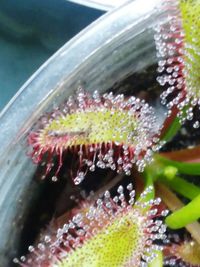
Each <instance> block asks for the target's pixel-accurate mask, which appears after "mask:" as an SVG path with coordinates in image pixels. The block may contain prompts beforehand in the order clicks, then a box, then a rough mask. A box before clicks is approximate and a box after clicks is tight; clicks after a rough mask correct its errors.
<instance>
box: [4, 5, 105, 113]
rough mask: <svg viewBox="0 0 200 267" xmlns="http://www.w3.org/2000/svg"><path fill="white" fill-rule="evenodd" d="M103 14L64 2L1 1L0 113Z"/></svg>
mask: <svg viewBox="0 0 200 267" xmlns="http://www.w3.org/2000/svg"><path fill="white" fill-rule="evenodd" d="M102 14H103V12H102V11H99V10H95V9H91V8H88V7H84V6H81V5H77V4H73V3H71V2H68V1H65V0H1V1H0V111H1V109H2V108H3V107H4V106H5V104H6V103H7V102H8V101H9V100H10V98H11V97H12V96H13V95H14V94H15V93H16V91H17V90H18V89H19V88H20V87H21V86H22V85H23V83H24V82H25V81H26V80H27V79H28V78H29V77H30V76H31V75H32V74H33V72H34V71H36V70H37V69H38V68H39V67H40V66H41V64H42V63H44V61H45V60H47V59H48V58H49V57H50V56H51V55H52V54H53V53H54V52H55V51H56V50H58V49H59V48H60V47H61V46H62V45H63V44H64V43H65V42H67V41H68V40H69V39H70V38H72V37H73V36H74V35H75V34H77V33H78V32H79V31H80V30H81V29H83V28H84V27H86V26H87V25H88V24H90V23H91V22H92V21H94V20H95V19H97V18H98V17H99V16H101V15H102ZM77 52H78V51H77Z"/></svg>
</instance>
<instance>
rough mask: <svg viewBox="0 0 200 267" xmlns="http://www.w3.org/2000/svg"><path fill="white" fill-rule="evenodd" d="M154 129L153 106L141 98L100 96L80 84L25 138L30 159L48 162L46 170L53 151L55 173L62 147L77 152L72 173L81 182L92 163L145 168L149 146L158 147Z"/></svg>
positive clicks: (149, 157) (125, 168)
mask: <svg viewBox="0 0 200 267" xmlns="http://www.w3.org/2000/svg"><path fill="white" fill-rule="evenodd" d="M158 135H159V128H158V126H157V123H156V118H155V116H154V112H153V109H152V108H151V107H150V106H149V105H148V104H147V103H145V102H144V101H141V100H139V99H137V98H135V97H129V98H125V97H124V95H116V96H114V95H113V94H112V93H109V94H104V95H102V96H101V95H99V93H98V92H97V91H95V92H94V93H93V95H90V94H89V93H87V92H85V91H83V90H82V89H81V88H79V90H78V91H77V94H76V95H75V96H74V97H70V98H69V99H68V100H67V102H66V103H64V104H63V105H61V106H60V107H59V108H57V109H56V110H54V111H52V112H51V113H48V114H46V115H44V116H43V117H42V118H41V119H40V120H39V122H38V123H37V125H36V126H35V130H33V131H32V132H31V133H30V134H29V137H28V143H29V145H30V146H31V147H32V153H31V156H32V158H33V161H34V162H36V163H41V164H43V165H44V164H46V174H47V173H49V172H50V171H51V169H52V166H53V165H54V162H53V160H54V157H55V156H56V157H57V158H58V159H59V160H58V161H59V162H58V168H57V171H56V173H55V176H54V177H56V176H57V174H58V173H59V171H60V168H61V167H62V164H63V155H64V154H65V153H68V152H69V151H71V152H72V153H73V155H77V156H78V158H77V162H78V168H77V170H75V174H74V177H72V178H73V180H74V182H75V184H79V183H80V182H81V181H82V180H83V179H84V177H85V174H86V173H87V171H88V170H89V171H94V170H95V168H96V167H99V168H102V169H104V168H110V169H112V170H116V171H117V172H121V171H123V172H125V174H127V175H129V174H130V173H131V169H132V166H133V164H136V166H137V167H138V170H139V171H143V169H144V167H145V166H146V164H147V163H150V162H151V161H152V154H153V151H157V150H158V149H159V148H160V144H159V142H158V141H159V139H158ZM46 174H45V175H46Z"/></svg>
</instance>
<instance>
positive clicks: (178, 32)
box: [13, 0, 200, 267]
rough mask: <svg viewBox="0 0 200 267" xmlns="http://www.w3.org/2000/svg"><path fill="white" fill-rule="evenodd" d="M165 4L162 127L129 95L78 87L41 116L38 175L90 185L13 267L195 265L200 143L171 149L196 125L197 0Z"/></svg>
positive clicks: (199, 238)
mask: <svg viewBox="0 0 200 267" xmlns="http://www.w3.org/2000/svg"><path fill="white" fill-rule="evenodd" d="M162 8H163V9H164V11H165V16H166V14H167V16H166V17H167V18H168V19H167V20H166V19H164V20H163V21H162V20H160V21H159V22H157V24H156V26H155V35H154V39H155V46H156V49H157V59H158V66H157V81H158V83H159V85H160V87H161V88H162V93H161V96H160V101H161V103H162V104H163V105H164V106H165V107H166V109H167V112H166V117H165V120H164V122H163V124H162V125H160V126H158V121H157V118H156V115H155V112H154V108H153V107H151V106H150V105H149V104H148V103H146V102H145V101H144V100H142V99H140V98H137V97H135V96H134V95H133V96H129V97H127V96H125V95H123V94H115V93H112V92H107V93H104V94H101V93H99V92H98V91H94V93H93V94H90V93H88V92H87V88H82V87H79V88H78V89H77V92H76V94H74V95H73V96H71V97H69V98H68V99H66V101H65V102H63V104H62V105H60V106H59V107H56V108H55V109H54V110H52V111H51V112H49V113H46V114H44V115H43V116H42V117H41V118H40V119H39V121H38V122H37V123H36V124H35V125H34V126H33V128H32V130H31V132H30V133H29V135H28V140H27V142H28V147H29V148H30V150H31V152H30V153H29V156H30V157H31V158H32V160H33V162H34V163H36V164H38V165H39V166H40V167H41V171H40V177H41V179H42V180H45V179H49V177H51V180H52V183H53V182H58V181H59V179H63V178H62V176H65V178H64V179H68V180H70V181H72V183H73V186H74V188H80V187H81V184H82V183H87V179H89V181H90V183H92V182H94V184H95V186H96V187H95V190H94V191H93V192H91V193H89V192H88V191H87V190H85V191H84V192H79V193H78V194H76V196H74V195H72V196H71V199H73V205H72V206H71V207H70V208H68V210H67V211H65V212H64V214H62V216H60V217H59V218H56V219H55V218H54V219H53V220H52V221H51V223H49V225H48V226H47V227H46V228H44V229H42V230H41V232H40V235H39V237H38V238H37V240H36V242H35V244H33V245H32V244H30V246H29V247H28V248H27V253H26V255H25V256H21V257H19V258H15V259H14V260H13V262H14V263H16V264H17V265H18V266H22V267H28V266H41V267H45V266H49V267H53V266H54V267H81V266H83V267H120V266H124V267H125V266H132V267H133V266H134V267H139V266H142V267H147V266H148V267H161V266H191V267H192V266H193V267H195V266H200V224H199V218H200V187H199V185H200V184H199V181H198V177H199V175H200V157H199V152H200V146H199V145H198V141H197V142H193V143H192V145H190V143H189V142H188V144H189V145H188V144H187V143H186V145H185V148H184V149H177V148H175V149H173V147H172V146H171V144H172V143H173V144H174V142H176V140H177V138H178V137H179V135H180V133H184V134H185V136H187V137H188V139H189V138H190V137H191V135H190V132H193V133H194V132H198V131H199V129H200V89H199V84H200V74H199V66H200V34H199V26H200V19H199V16H200V1H199V0H180V1H172V0H168V1H163V5H162ZM174 140H175V141H174ZM169 147H170V149H168V148H169ZM66 165H67V174H65V175H64V171H65V170H66V168H65V167H66ZM105 173H106V175H107V174H109V179H108V180H109V181H108V182H107V183H105V184H104V185H103V186H102V187H101V185H102V184H101V177H102V175H105ZM88 177H89V178H88ZM91 178H92V179H91ZM98 184H99V186H98ZM89 188H91V187H89ZM96 188H98V190H97V189H96ZM79 191H80V190H79Z"/></svg>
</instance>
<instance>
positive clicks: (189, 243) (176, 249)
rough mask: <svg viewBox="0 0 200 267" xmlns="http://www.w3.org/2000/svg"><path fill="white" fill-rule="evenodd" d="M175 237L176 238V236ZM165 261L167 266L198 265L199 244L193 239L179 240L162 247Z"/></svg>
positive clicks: (192, 266) (199, 255)
mask: <svg viewBox="0 0 200 267" xmlns="http://www.w3.org/2000/svg"><path fill="white" fill-rule="evenodd" d="M176 239H177V238H176ZM164 254H165V263H166V265H169V266H177V265H180V264H181V266H185V267H199V266H200V245H199V244H198V243H197V242H195V241H193V240H185V241H181V240H180V241H179V242H176V243H172V244H170V245H169V246H166V248H165V249H164Z"/></svg>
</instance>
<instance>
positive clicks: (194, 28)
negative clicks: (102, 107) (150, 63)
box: [155, 0, 200, 128]
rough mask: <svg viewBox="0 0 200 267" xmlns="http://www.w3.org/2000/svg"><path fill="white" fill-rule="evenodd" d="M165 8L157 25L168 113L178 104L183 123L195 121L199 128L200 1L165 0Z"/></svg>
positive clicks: (157, 44) (163, 97) (159, 79)
mask: <svg viewBox="0 0 200 267" xmlns="http://www.w3.org/2000/svg"><path fill="white" fill-rule="evenodd" d="M163 8H164V9H165V15H164V16H165V18H163V22H162V23H161V24H160V23H159V25H158V26H157V27H156V34H155V41H156V47H157V55H158V73H159V76H158V78H157V80H158V82H159V83H160V85H161V86H164V87H165V88H167V89H166V90H165V91H164V92H163V93H162V95H161V100H162V103H163V104H166V105H167V107H168V109H169V114H170V112H171V109H172V108H173V107H174V106H177V107H178V110H179V112H178V117H179V120H180V122H181V123H184V122H185V121H186V120H193V127H194V128H199V126H200V122H199V119H198V117H197V116H195V113H196V111H197V113H198V109H199V106H200V90H199V81H200V74H199V68H200V33H199V27H200V20H199V15H200V1H199V0H175V1H174V0H169V1H163ZM167 17H168V22H166V20H167ZM196 117H197V118H196Z"/></svg>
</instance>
